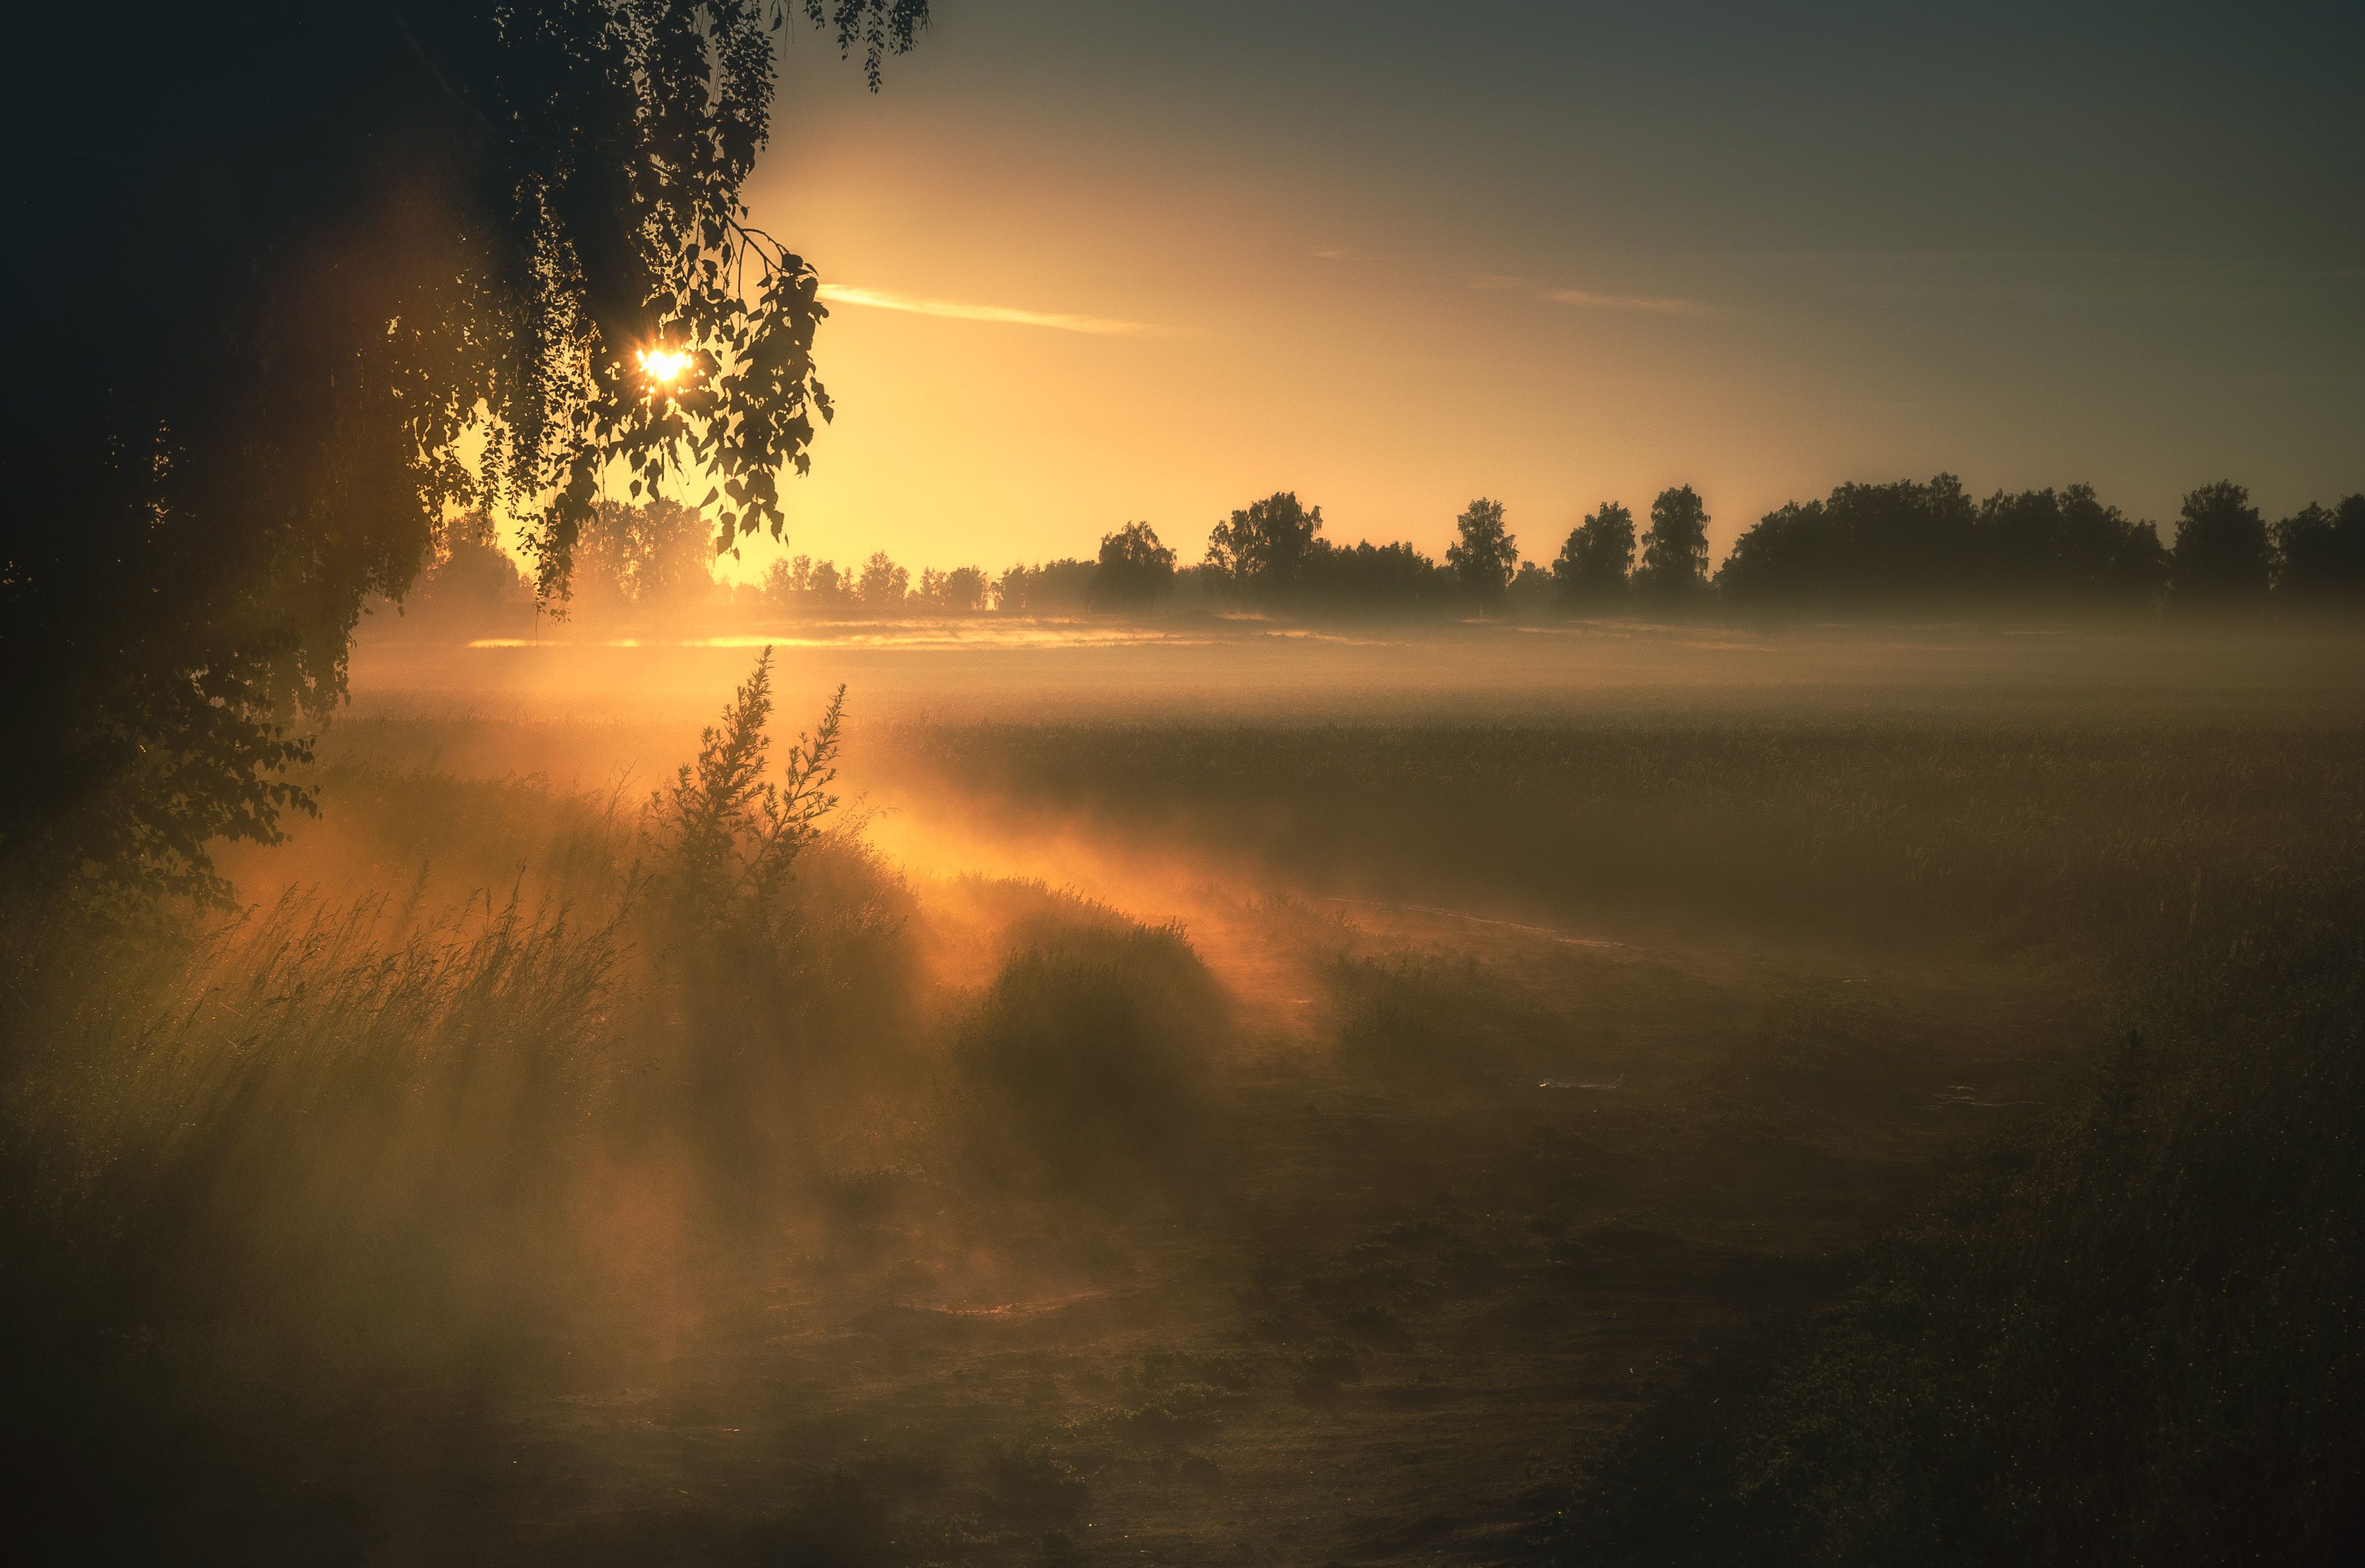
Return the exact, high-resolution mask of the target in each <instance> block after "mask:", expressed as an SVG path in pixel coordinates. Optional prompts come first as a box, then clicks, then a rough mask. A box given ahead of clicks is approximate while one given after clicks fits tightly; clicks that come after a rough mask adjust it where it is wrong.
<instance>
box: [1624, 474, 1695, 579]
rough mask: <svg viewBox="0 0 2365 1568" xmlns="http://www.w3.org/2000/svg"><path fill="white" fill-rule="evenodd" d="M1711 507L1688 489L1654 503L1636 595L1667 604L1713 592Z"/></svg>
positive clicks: (1664, 494) (1663, 493)
mask: <svg viewBox="0 0 2365 1568" xmlns="http://www.w3.org/2000/svg"><path fill="white" fill-rule="evenodd" d="M1708 523H1709V517H1708V508H1707V507H1706V506H1704V505H1703V504H1702V503H1701V501H1700V498H1699V496H1698V494H1697V493H1696V492H1694V490H1693V489H1692V487H1690V486H1689V485H1686V486H1684V487H1681V488H1679V489H1670V490H1662V491H1660V492H1659V496H1658V498H1657V499H1656V500H1654V501H1653V502H1652V503H1651V527H1650V530H1649V532H1645V533H1644V534H1643V535H1642V565H1641V566H1638V567H1637V568H1636V569H1635V572H1634V591H1635V592H1636V593H1637V594H1639V595H1641V596H1642V597H1644V598H1646V599H1653V600H1655V601H1656V602H1658V603H1660V604H1663V605H1680V604H1686V603H1689V602H1691V601H1694V600H1696V599H1698V598H1699V596H1700V594H1701V593H1702V591H1703V590H1705V589H1706V588H1707V587H1708Z"/></svg>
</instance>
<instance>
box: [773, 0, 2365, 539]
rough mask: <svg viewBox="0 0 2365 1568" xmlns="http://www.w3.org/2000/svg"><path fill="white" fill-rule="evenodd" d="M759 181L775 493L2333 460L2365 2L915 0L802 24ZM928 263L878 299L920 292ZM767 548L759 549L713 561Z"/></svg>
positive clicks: (901, 494)
mask: <svg viewBox="0 0 2365 1568" xmlns="http://www.w3.org/2000/svg"><path fill="white" fill-rule="evenodd" d="M750 202H751V205H752V207H753V208H754V210H755V213H756V216H757V219H758V220H759V221H760V222H761V223H763V224H764V225H765V226H766V227H768V228H769V229H771V230H773V231H774V232H776V233H778V234H779V235H780V236H781V237H782V238H783V239H784V240H786V241H788V242H789V243H790V245H791V246H792V247H794V248H796V249H797V250H799V251H800V252H802V253H803V254H804V255H805V256H806V257H807V259H808V260H810V261H811V262H812V263H813V265H814V266H815V268H816V269H817V270H818V271H819V273H820V274H821V276H822V277H823V279H824V283H825V285H827V286H829V288H830V290H831V291H832V294H833V296H834V297H835V304H834V306H833V316H832V319H831V320H830V321H829V322H828V323H827V324H826V325H825V326H824V330H823V335H822V339H821V354H822V364H823V372H824V377H825V379H826V380H827V381H828V383H829V386H830V388H831V391H832V393H833V394H834V395H835V397H836V398H838V399H839V401H840V404H841V409H840V413H839V416H838V420H837V421H836V424H835V426H834V427H833V428H831V429H830V430H828V431H826V432H825V433H824V436H823V437H822V439H821V441H820V442H818V444H817V445H816V448H815V450H814V454H813V476H811V477H810V478H808V479H805V480H802V481H800V482H798V483H797V484H795V485H794V486H792V487H791V488H790V520H791V527H792V530H793V538H792V542H791V547H792V548H793V549H796V550H801V551H809V552H811V553H813V554H821V555H830V556H835V557H836V558H837V559H839V560H841V561H844V560H847V559H850V558H858V557H860V556H861V555H864V554H868V553H869V551H870V550H873V549H877V548H884V549H886V550H888V551H889V552H890V553H891V554H894V555H895V556H896V557H897V558H898V559H900V560H902V561H904V562H906V563H907V564H909V565H913V566H921V565H933V566H954V565H959V564H962V563H965V562H976V563H979V564H981V565H984V566H989V567H995V566H1003V565H1007V564H1008V563H1009V562H1011V561H1013V560H1017V559H1022V558H1024V559H1040V558H1044V557H1047V556H1053V555H1059V554H1087V555H1088V554H1092V553H1093V549H1094V547H1095V545H1096V543H1097V541H1098V539H1099V537H1100V535H1101V534H1102V533H1103V532H1106V531H1107V530H1109V529H1111V528H1114V527H1115V526H1117V525H1118V524H1120V523H1122V522H1124V521H1126V520H1128V519H1134V518H1142V519H1147V520H1148V521H1150V522H1151V523H1153V524H1154V525H1155V526H1156V527H1157V528H1158V530H1159V531H1160V533H1161V534H1162V535H1163V536H1164V537H1165V539H1166V541H1167V542H1168V543H1171V544H1173V545H1175V546H1176V547H1177V548H1178V550H1179V551H1180V552H1181V554H1183V559H1184V560H1185V561H1186V562H1188V561H1194V560H1196V559H1197V558H1198V557H1199V555H1200V554H1201V552H1202V550H1203V548H1204V546H1205V538H1206V532H1207V529H1208V527H1209V526H1210V525H1211V524H1212V523H1214V522H1215V521H1216V520H1217V519H1218V518H1219V517H1221V516H1222V515H1223V514H1225V513H1226V512H1227V511H1228V510H1230V509H1231V508H1233V507H1237V506H1241V505H1245V504H1246V503H1247V502H1248V501H1249V500H1250V499H1252V498H1255V497H1257V496H1259V495H1262V494H1265V493H1268V492H1270V491H1272V490H1275V489H1283V488H1287V489H1295V490H1296V491H1297V492H1298V494H1299V495H1300V496H1301V497H1302V498H1305V499H1306V500H1307V501H1309V502H1313V503H1318V504H1320V505H1321V506H1322V507H1323V509H1324V513H1325V516H1326V518H1327V519H1328V533H1329V534H1330V536H1331V537H1333V538H1336V539H1339V540H1341V541H1351V540H1353V539H1356V538H1359V537H1370V538H1373V539H1390V538H1407V539H1410V540H1412V541H1414V542H1415V543H1418V544H1420V545H1421V546H1422V547H1424V548H1426V549H1429V550H1431V551H1437V550H1440V549H1441V548H1442V546H1443V544H1444V543H1445V542H1446V541H1447V539H1448V538H1449V537H1451V534H1452V520H1453V517H1454V514H1455V513H1456V512H1457V511H1458V510H1460V509H1461V508H1462V506H1463V504H1464V503H1466V502H1467V501H1468V500H1469V499H1471V498H1473V497H1474V496H1479V495H1489V496H1494V497H1496V498H1501V499H1502V500H1504V501H1505V502H1506V503H1507V504H1508V508H1509V510H1510V521H1511V524H1512V529H1513V532H1515V533H1516V534H1517V535H1518V536H1519V541H1520V543H1521V545H1522V547H1523V549H1524V550H1525V551H1526V553H1527V554H1529V555H1530V556H1531V557H1536V558H1541V559H1549V558H1550V556H1551V555H1552V553H1553V552H1554V551H1555V550H1556V549H1557V548H1558V546H1559V543H1560V540H1561V539H1562V537H1563V536H1564V535H1565V533H1566V532H1567V531H1568V529H1569V528H1570V527H1571V526H1572V525H1573V523H1574V522H1575V520H1576V518H1577V517H1578V515H1579V514H1580V513H1581V512H1583V511H1585V510H1588V509H1590V508H1591V507H1593V506H1594V505H1596V504H1597V503H1598V502H1600V501H1602V500H1605V499H1621V500H1624V501H1626V502H1628V503H1629V504H1631V505H1633V506H1634V507H1635V508H1636V509H1637V510H1638V511H1639V510H1641V509H1642V506H1644V505H1645V504H1647V502H1648V501H1649V498H1650V497H1651V496H1652V495H1653V494H1654V493H1655V492H1656V491H1657V490H1659V489H1660V488H1661V487H1664V486H1667V485H1672V484H1683V483H1688V484H1691V485H1694V486H1696V487H1698V488H1699V490H1700V491H1701V492H1702V494H1703V495H1704V496H1705V497H1706V498H1707V499H1708V503H1709V510H1710V511H1711V513H1712V514H1713V516H1714V519H1715V522H1714V526H1713V529H1712V536H1713V539H1714V542H1715V544H1716V548H1717V551H1718V554H1720V555H1721V553H1722V550H1723V548H1724V547H1725V545H1727V544H1728V543H1730V542H1731V540H1732V538H1733V537H1734V535H1735V534H1737V533H1738V532H1740V531H1741V530H1742V529H1743V528H1744V527H1746V526H1747V525H1748V524H1749V523H1750V522H1751V521H1754V520H1755V519H1756V518H1757V517H1758V516H1759V515H1760V514H1762V513H1763V512H1765V511H1766V510H1769V509H1771V508H1772V507H1774V506H1777V505H1778V504H1780V503H1781V502H1782V501H1784V500H1786V499H1789V498H1805V497H1808V496H1811V495H1818V494H1821V493H1823V492H1825V491H1827V490H1828V489H1829V488H1830V487H1832V486H1833V484H1835V483H1838V482H1839V481H1841V480H1844V479H1850V478H1866V479H1883V478H1895V477H1902V476H1916V477H1923V476H1928V475H1929V474H1931V473H1933V472H1935V471H1937V470H1940V469H1948V470H1952V471H1953V472H1955V473H1957V474H1959V475H1961V476H1962V477H1963V479H1964V480H1965V482H1966V483H1967V484H1968V485H1969V486H1970V487H1971V488H1972V489H1973V490H1974V491H1975V492H1978V493H1982V494H1983V493H1985V492H1987V491H1989V490H1992V489H1995V488H1997V487H2012V488H2019V487H2029V486H2040V485H2060V484H2067V483H2069V482H2071V481H2074V480H2078V479H2086V480H2090V481H2091V482H2092V483H2094V484H2096V485H2097V486H2099V487H2101V488H2102V492H2103V494H2104V497H2105V498H2108V499H2111V500H2114V501H2116V502H2118V503H2119V504H2121V505H2123V506H2124V507H2125V508H2126V509H2127V510H2129V511H2130V512H2133V513H2135V514H2136V515H2140V516H2146V517H2152V518H2156V519H2158V520H2160V521H2162V522H2164V523H2165V522H2166V521H2169V519H2170V518H2172V516H2173V514H2174V512H2175V510H2176V505H2177V498H2178V497H2179V496H2180V493H2181V492H2182V491H2183V490H2185V489H2187V488H2189V487H2192V486H2194V485H2197V484H2200V483H2202V482H2204V481H2207V480H2210V479H2214V478H2217V477H2220V476H2233V477H2235V478H2237V479H2240V480H2242V481H2243V482H2245V483H2247V484H2249V485H2250V486H2251V487H2253V490H2254V492H2255V493H2256V494H2257V496H2258V498H2259V500H2260V502H2261V503H2262V504H2263V505H2264V506H2265V507H2266V508H2267V509H2268V510H2269V511H2270V514H2279V513H2280V512H2281V511H2284V510H2291V509H2292V508H2294V507H2296V506H2298V505H2300V504H2302V503H2303V502H2305V501H2307V500H2309V499H2311V498H2325V499H2329V498H2332V497H2333V496H2334V495H2335V494H2336V493H2340V492H2346V491H2350V490H2357V489H2365V5H2359V4H2358V3H2357V0H2343V3H2341V4H2316V5H2300V4H2250V5H2242V6H2233V5H2225V6H2173V5H2157V4H2155V5H2143V6H2136V5H2126V6H2078V5H2059V4H2056V5H2046V6H2021V5H1982V6H1864V5H1857V6H1844V5H1824V4H1813V5H1764V6H1742V5H1733V4H1667V3H1659V4H1650V5H1586V4H1567V5H1541V4H1528V5H1515V4H1508V3H1486V0H1477V3H1474V0H1452V3H1444V0H1436V3H1431V4H1427V5H1411V4H1395V3H1391V0H1357V3H1352V4H1350V3H1345V0H1259V3H1256V4H1248V3H1239V0H1188V3H1185V0H1162V3H1149V0H1143V3H1133V4H1128V3H1125V0H939V4H938V7H937V20H936V25H935V26H934V27H932V28H930V29H929V31H928V32H927V34H926V35H925V37H924V39H923V40H922V43H921V46H920V48H919V50H918V51H917V52H915V53H914V54H913V55H912V56H911V57H909V58H907V59H903V60H899V61H893V62H890V66H889V70H888V76H887V83H886V87H885V90H884V91H883V92H881V93H880V95H878V96H876V97H873V96H871V95H869V94H867V93H865V92H864V91H863V90H862V87H861V83H860V78H859V72H858V70H857V69H849V68H846V67H845V66H842V65H840V64H838V63H837V62H836V61H835V58H834V56H833V53H832V51H831V50H829V49H828V48H827V47H826V46H825V45H824V44H823V43H822V41H821V40H819V39H815V38H812V37H801V38H799V39H797V40H796V41H795V43H794V44H792V45H791V47H790V65H789V71H788V74H787V80H786V83H785V86H784V90H783V95H782V102H781V105H780V112H779V134H778V138H777V141H776V145H775V148H774V150H773V151H772V152H771V153H770V154H768V158H767V160H766V162H764V163H763V165H762V166H761V167H760V168H759V170H758V172H757V177H756V179H755V181H754V182H753V184H752V185H751V188H750ZM914 305H917V306H922V307H925V309H914V308H909V307H912V306H914ZM763 559H764V557H762V556H760V555H758V554H756V553H754V552H750V555H749V560H748V562H747V564H746V568H745V569H754V568H759V567H760V566H761V564H762V560H763Z"/></svg>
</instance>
